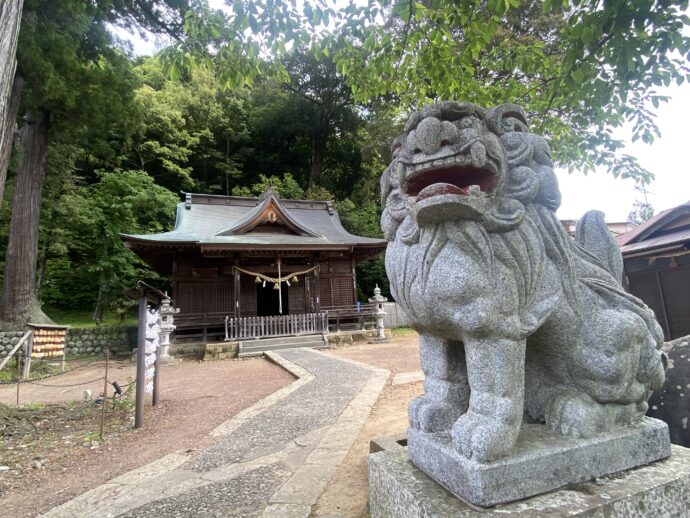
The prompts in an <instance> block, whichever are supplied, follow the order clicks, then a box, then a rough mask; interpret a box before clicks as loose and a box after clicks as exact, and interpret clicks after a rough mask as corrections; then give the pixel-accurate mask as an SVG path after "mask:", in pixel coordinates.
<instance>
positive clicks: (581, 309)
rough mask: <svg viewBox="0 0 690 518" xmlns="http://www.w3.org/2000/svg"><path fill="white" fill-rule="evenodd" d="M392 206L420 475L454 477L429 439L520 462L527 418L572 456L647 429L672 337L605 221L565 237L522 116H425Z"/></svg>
mask: <svg viewBox="0 0 690 518" xmlns="http://www.w3.org/2000/svg"><path fill="white" fill-rule="evenodd" d="M381 194H382V199H383V205H384V211H383V214H382V216H381V225H382V228H383V231H384V234H385V236H386V238H387V239H388V241H389V243H388V248H387V251H386V270H387V273H388V278H389V279H390V286H391V292H392V294H393V296H394V298H395V300H396V302H398V303H399V304H400V305H401V307H402V308H403V310H404V312H405V314H406V315H407V317H408V319H409V323H410V325H411V326H412V327H413V328H415V329H416V330H417V331H418V332H419V333H420V349H421V366H422V370H423V371H424V374H425V381H424V392H425V394H424V396H423V397H421V398H417V399H415V400H414V401H412V402H411V404H410V406H409V419H410V426H411V428H412V429H413V430H416V431H418V432H421V433H419V434H414V433H413V434H410V437H409V441H410V442H409V445H410V448H411V450H412V451H418V452H419V455H415V456H414V461H415V462H418V461H419V462H422V461H424V462H428V463H430V464H442V463H443V462H444V458H443V457H438V458H432V459H426V458H424V456H425V455H426V456H437V455H441V453H440V452H441V451H444V452H445V451H446V450H444V449H442V448H431V447H428V448H427V450H426V453H422V450H421V448H422V445H417V446H415V444H414V441H416V440H417V438H419V437H422V436H424V437H428V436H429V435H428V434H440V436H444V437H448V441H449V442H448V443H447V444H446V446H447V447H448V448H447V450H448V451H451V450H453V451H454V452H455V453H456V454H457V455H460V456H462V457H464V458H465V459H467V460H469V461H471V462H476V463H480V464H490V463H491V462H494V461H496V460H498V459H501V458H509V457H510V455H511V454H512V452H513V451H514V448H515V446H516V442H517V441H518V437H519V436H520V430H521V426H522V423H523V416H524V415H525V414H527V416H528V417H529V419H531V420H532V421H533V422H540V423H545V424H546V427H548V429H550V430H552V431H553V432H554V433H555V434H560V435H562V436H566V437H569V438H572V439H573V440H576V439H579V438H597V437H599V436H604V435H606V434H607V433H609V432H613V431H615V430H618V429H622V428H625V427H629V426H631V425H634V424H635V423H639V422H640V421H641V420H642V419H643V418H644V414H645V412H646V411H647V408H648V405H647V400H648V398H649V397H650V395H651V393H652V391H653V390H655V389H658V388H659V387H661V386H662V384H663V382H664V357H663V354H662V352H661V350H660V347H661V345H662V343H663V334H662V331H661V328H660V327H659V325H658V323H657V322H656V320H655V317H654V314H653V312H652V311H651V310H650V309H649V308H648V307H647V306H646V305H645V304H644V303H643V302H642V301H640V300H639V299H637V298H635V297H634V296H632V295H630V294H628V293H626V292H625V290H624V289H623V287H622V285H621V265H622V259H621V257H620V251H619V250H618V247H617V246H616V243H615V242H614V241H613V239H612V237H611V235H610V233H609V232H608V230H607V228H606V224H605V222H604V217H603V214H601V213H598V212H590V213H588V214H587V215H585V217H584V218H583V219H582V220H581V223H580V225H579V227H578V229H577V236H576V237H577V239H572V238H571V237H570V236H569V235H568V234H567V232H566V231H565V229H564V228H563V226H562V225H561V223H560V222H559V220H558V218H557V217H556V209H557V208H558V206H559V205H560V202H561V194H560V191H559V188H558V182H557V179H556V175H555V173H554V170H553V162H552V159H551V151H550V149H549V145H548V143H547V142H546V141H545V140H544V138H542V137H541V136H539V135H536V134H533V133H530V131H529V125H528V120H527V116H526V114H525V112H524V111H523V110H522V109H521V108H520V107H519V106H516V105H512V104H506V105H501V106H497V107H495V108H491V109H485V108H482V107H479V106H476V105H474V104H471V103H459V102H442V103H437V104H433V105H429V106H425V107H424V109H423V111H421V112H418V113H414V114H413V115H412V116H411V117H410V118H409V120H408V122H407V125H406V127H405V130H404V133H403V134H402V135H401V136H399V137H398V138H397V139H396V140H395V141H394V145H393V161H392V163H391V164H390V166H389V167H388V168H387V169H386V171H385V172H384V174H383V175H382V178H381ZM424 434H427V435H424ZM444 444H445V443H444ZM567 444H568V441H567V440H565V441H564V442H563V447H564V448H566V449H567ZM426 445H427V443H426V442H425V443H424V447H427V446H426ZM443 455H446V453H443ZM640 458H645V455H641V457H640ZM627 467H629V466H627ZM448 469H451V466H450V465H449V466H448ZM533 476H536V477H538V476H540V475H539V473H536V472H535V473H534V474H533ZM545 476H548V473H546V474H545ZM545 482H546V481H545ZM545 485H548V484H546V483H545Z"/></svg>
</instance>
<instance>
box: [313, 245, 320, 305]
mask: <svg viewBox="0 0 690 518" xmlns="http://www.w3.org/2000/svg"><path fill="white" fill-rule="evenodd" d="M314 266H317V267H318V268H316V270H314V291H315V292H316V293H315V294H314V295H315V296H316V307H315V311H316V312H317V313H321V281H320V279H319V270H320V269H321V268H320V263H319V256H318V255H315V256H314Z"/></svg>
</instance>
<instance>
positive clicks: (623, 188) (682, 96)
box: [115, 0, 690, 221]
mask: <svg viewBox="0 0 690 518" xmlns="http://www.w3.org/2000/svg"><path fill="white" fill-rule="evenodd" d="M214 3H216V4H219V5H220V4H222V0H214ZM115 32H116V33H117V34H118V36H120V37H121V38H123V39H127V40H129V41H131V42H132V45H133V47H134V51H135V53H136V54H139V55H144V54H147V55H151V54H153V53H155V52H156V50H157V46H158V47H159V48H160V46H161V45H162V44H164V43H166V42H165V41H163V42H160V41H159V42H158V44H157V43H156V42H155V41H154V40H150V41H143V40H141V39H140V38H138V37H135V36H131V35H129V34H127V33H126V32H124V31H122V30H115ZM659 93H660V94H665V95H669V96H670V97H671V100H670V101H669V102H668V103H667V104H662V105H660V106H659V109H658V110H657V123H658V126H659V129H660V130H661V138H658V139H656V140H655V141H654V143H653V144H652V145H648V144H644V143H642V142H641V141H638V142H635V143H632V142H630V143H629V144H628V147H627V148H626V150H625V152H626V153H628V154H630V155H632V156H635V157H637V159H638V160H639V161H640V163H641V164H642V166H643V167H646V168H647V169H648V170H650V171H651V172H652V173H653V174H654V176H655V179H654V180H653V182H652V184H651V185H649V186H648V187H647V189H648V191H649V193H652V194H649V195H648V199H649V201H650V203H651V204H652V205H653V206H654V209H655V210H656V212H660V211H662V210H664V209H668V208H670V207H674V206H676V205H679V204H681V203H684V202H686V201H688V200H690V167H689V166H688V162H690V137H689V136H688V134H689V133H690V131H689V129H688V127H689V126H690V85H688V84H684V85H682V86H676V85H674V86H671V87H669V88H667V89H659ZM620 135H621V138H623V139H627V140H629V138H630V135H631V133H629V132H621V133H620ZM557 175H558V179H559V182H560V186H561V193H562V195H563V203H562V205H561V208H560V209H559V210H558V217H559V218H560V219H579V218H580V217H581V216H582V215H583V214H584V213H585V212H587V211H588V210H591V209H598V210H601V211H603V212H604V213H605V214H606V220H607V221H625V220H626V219H627V216H628V213H629V212H630V210H631V209H632V206H633V202H634V201H635V200H636V199H640V200H641V201H642V199H643V196H642V194H641V193H638V192H636V191H635V190H634V187H635V183H634V182H633V181H631V180H620V179H615V178H613V177H612V176H611V175H608V174H606V173H605V172H603V171H601V172H596V173H590V174H589V175H587V176H585V175H583V174H581V173H573V174H568V173H567V171H557Z"/></svg>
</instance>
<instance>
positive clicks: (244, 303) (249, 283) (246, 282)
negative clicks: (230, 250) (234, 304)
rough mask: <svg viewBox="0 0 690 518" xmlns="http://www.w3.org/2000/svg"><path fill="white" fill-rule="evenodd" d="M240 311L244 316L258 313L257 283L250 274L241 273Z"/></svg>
mask: <svg viewBox="0 0 690 518" xmlns="http://www.w3.org/2000/svg"><path fill="white" fill-rule="evenodd" d="M240 312H241V314H242V316H243V317H247V316H255V315H256V283H255V282H254V279H253V278H252V277H251V276H250V275H245V274H241V275H240Z"/></svg>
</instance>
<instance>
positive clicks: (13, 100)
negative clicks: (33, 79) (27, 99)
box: [0, 74, 24, 206]
mask: <svg viewBox="0 0 690 518" xmlns="http://www.w3.org/2000/svg"><path fill="white" fill-rule="evenodd" d="M23 90H24V78H23V77H22V76H20V75H19V74H15V76H14V82H13V85H12V94H11V95H10V102H9V104H8V106H7V119H5V124H4V125H3V126H1V127H0V132H2V137H0V206H2V198H3V196H4V195H5V181H6V180H7V168H8V167H9V166H10V157H11V156H12V144H13V142H14V138H13V137H14V128H15V126H16V124H17V111H18V110H19V101H21V99H22V91H23Z"/></svg>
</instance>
